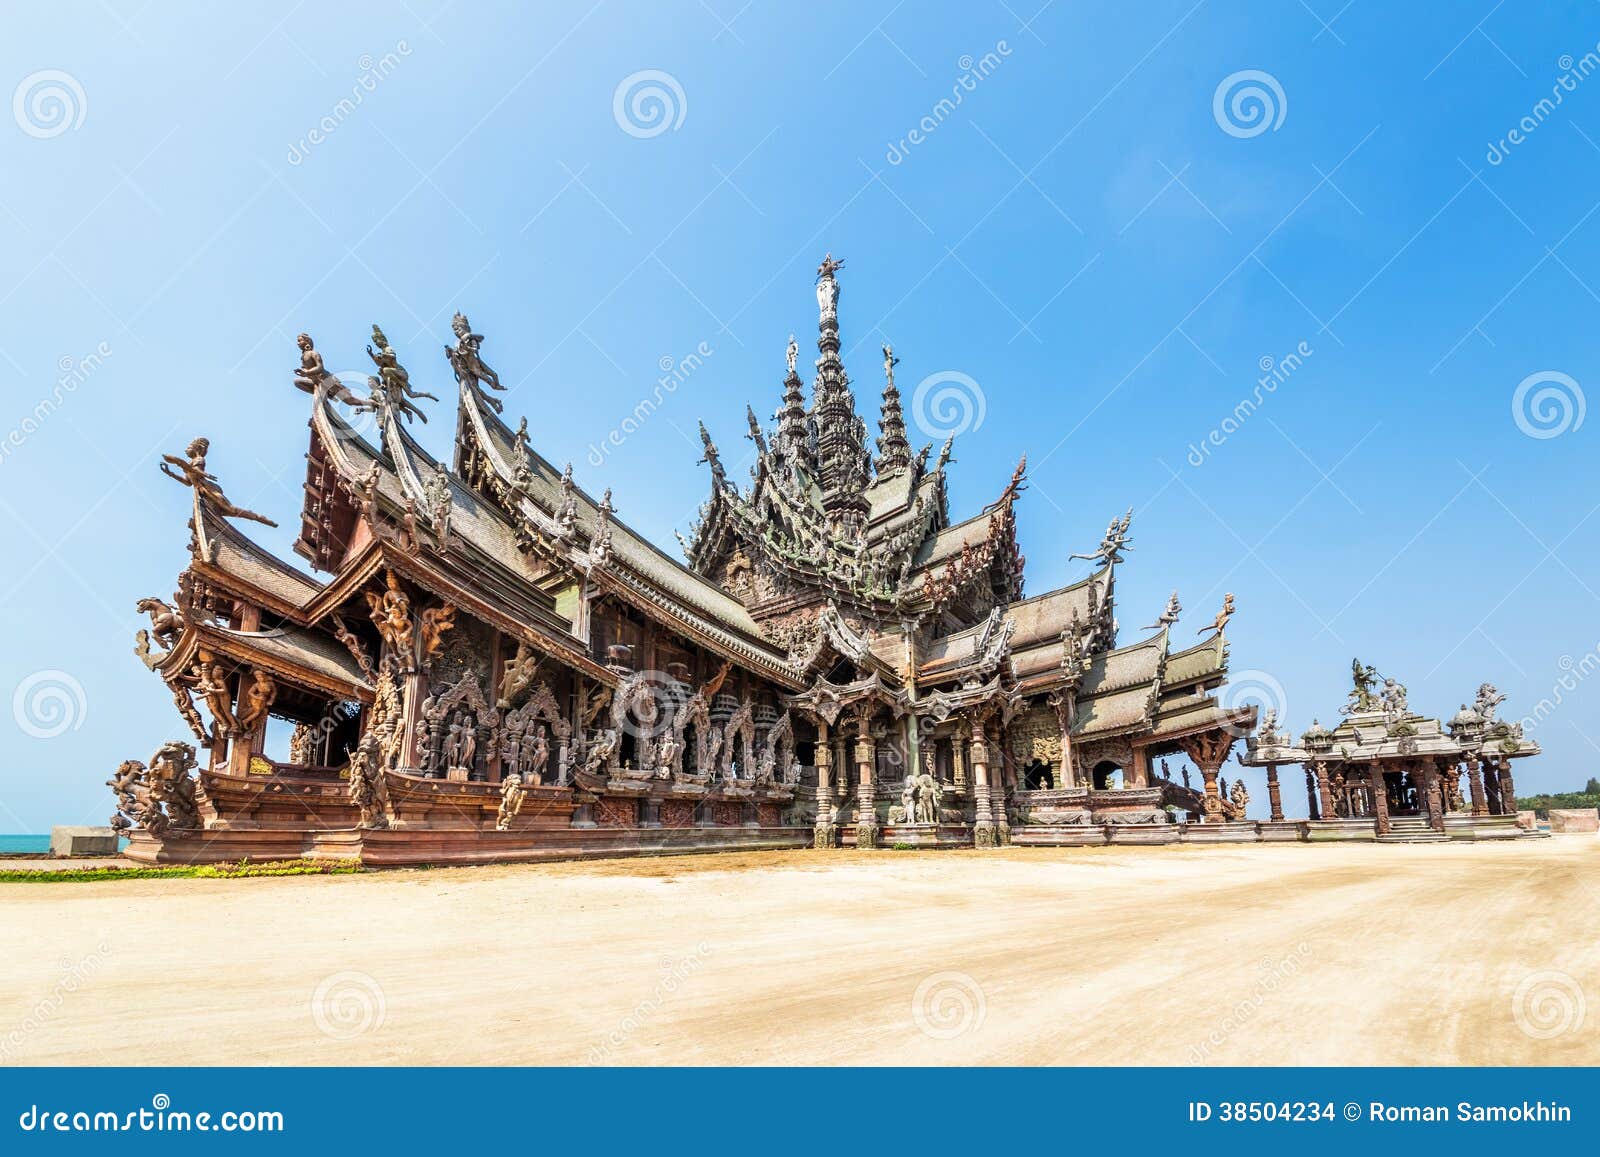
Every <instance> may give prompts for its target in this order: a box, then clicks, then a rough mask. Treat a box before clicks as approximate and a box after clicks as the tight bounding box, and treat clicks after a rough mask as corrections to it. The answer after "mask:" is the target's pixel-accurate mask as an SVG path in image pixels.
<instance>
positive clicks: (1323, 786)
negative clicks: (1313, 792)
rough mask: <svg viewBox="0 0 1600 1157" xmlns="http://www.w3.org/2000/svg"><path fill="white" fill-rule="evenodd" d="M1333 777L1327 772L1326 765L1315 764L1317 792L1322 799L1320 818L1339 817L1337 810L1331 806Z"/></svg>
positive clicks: (1330, 818)
mask: <svg viewBox="0 0 1600 1157" xmlns="http://www.w3.org/2000/svg"><path fill="white" fill-rule="evenodd" d="M1332 781H1333V777H1332V776H1331V775H1329V773H1328V765H1327V764H1325V763H1319V764H1317V792H1318V794H1319V797H1320V799H1321V801H1322V818H1323V819H1325V820H1332V819H1338V818H1339V812H1338V810H1337V809H1335V808H1334V806H1333V782H1332Z"/></svg>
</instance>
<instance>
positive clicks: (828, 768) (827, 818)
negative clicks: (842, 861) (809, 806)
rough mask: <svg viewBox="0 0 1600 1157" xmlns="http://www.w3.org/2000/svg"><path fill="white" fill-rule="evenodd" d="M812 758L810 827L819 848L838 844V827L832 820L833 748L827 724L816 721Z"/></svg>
mask: <svg viewBox="0 0 1600 1157" xmlns="http://www.w3.org/2000/svg"><path fill="white" fill-rule="evenodd" d="M812 758H813V759H814V760H815V761H816V764H817V818H816V820H815V821H813V822H814V824H815V826H814V827H813V828H812V841H811V842H812V844H813V845H814V846H815V847H819V848H836V847H838V846H839V829H838V827H837V826H836V825H835V824H834V822H833V748H832V746H831V741H830V740H829V739H828V725H827V724H826V723H824V722H822V721H821V720H820V719H819V720H818V721H817V744H816V748H815V751H814V753H813V755H812Z"/></svg>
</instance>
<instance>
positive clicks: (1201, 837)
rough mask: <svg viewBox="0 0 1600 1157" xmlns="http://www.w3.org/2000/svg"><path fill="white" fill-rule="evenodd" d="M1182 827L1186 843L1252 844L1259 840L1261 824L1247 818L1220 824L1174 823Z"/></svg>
mask: <svg viewBox="0 0 1600 1157" xmlns="http://www.w3.org/2000/svg"><path fill="white" fill-rule="evenodd" d="M1173 826H1174V827H1179V828H1182V829H1183V837H1182V838H1183V842H1184V843H1186V844H1254V843H1259V842H1261V838H1262V837H1261V825H1260V824H1258V823H1252V822H1250V821H1248V820H1245V821H1241V822H1238V823H1222V824H1175V825H1173Z"/></svg>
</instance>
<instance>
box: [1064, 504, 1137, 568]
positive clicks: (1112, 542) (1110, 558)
mask: <svg viewBox="0 0 1600 1157" xmlns="http://www.w3.org/2000/svg"><path fill="white" fill-rule="evenodd" d="M1132 522H1133V507H1131V506H1130V507H1128V512H1127V513H1126V514H1124V515H1123V516H1122V517H1121V518H1113V519H1112V520H1111V521H1110V522H1108V523H1106V532H1105V535H1104V537H1102V538H1101V539H1100V545H1099V546H1097V547H1095V549H1094V550H1093V551H1092V552H1091V553H1089V554H1069V555H1068V556H1067V557H1068V558H1069V559H1070V558H1081V559H1086V560H1088V561H1089V562H1100V563H1112V562H1121V561H1122V552H1123V551H1125V550H1132V549H1133V547H1131V546H1129V545H1128V543H1129V542H1131V541H1132V539H1131V538H1130V537H1129V536H1128V527H1129V525H1131V524H1132Z"/></svg>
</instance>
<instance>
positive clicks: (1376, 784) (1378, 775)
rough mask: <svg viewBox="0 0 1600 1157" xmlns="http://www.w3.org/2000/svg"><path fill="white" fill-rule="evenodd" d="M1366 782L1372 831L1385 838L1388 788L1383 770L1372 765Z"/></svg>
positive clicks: (1387, 828) (1387, 817)
mask: <svg viewBox="0 0 1600 1157" xmlns="http://www.w3.org/2000/svg"><path fill="white" fill-rule="evenodd" d="M1367 782H1368V783H1369V784H1370V785H1371V787H1370V791H1371V794H1372V824H1373V830H1375V831H1376V832H1377V833H1378V834H1379V835H1380V836H1386V835H1388V834H1389V788H1388V785H1387V784H1385V783H1384V780H1383V769H1382V768H1381V767H1379V766H1378V765H1377V764H1374V765H1373V766H1372V768H1371V769H1370V770H1369V771H1368V772H1367Z"/></svg>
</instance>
